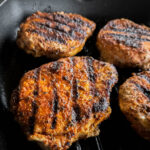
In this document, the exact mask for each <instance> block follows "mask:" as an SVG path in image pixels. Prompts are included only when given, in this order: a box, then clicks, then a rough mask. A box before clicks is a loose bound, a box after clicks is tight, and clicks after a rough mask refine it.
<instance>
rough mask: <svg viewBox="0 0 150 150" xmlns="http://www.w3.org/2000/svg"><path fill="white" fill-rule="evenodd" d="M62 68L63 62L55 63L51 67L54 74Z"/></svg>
mask: <svg viewBox="0 0 150 150" xmlns="http://www.w3.org/2000/svg"><path fill="white" fill-rule="evenodd" d="M61 66H62V62H60V61H55V62H53V65H52V66H51V67H50V71H51V72H52V73H56V72H58V71H59V69H60V68H61Z"/></svg>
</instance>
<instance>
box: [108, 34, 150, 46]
mask: <svg viewBox="0 0 150 150" xmlns="http://www.w3.org/2000/svg"><path fill="white" fill-rule="evenodd" d="M107 35H110V36H112V37H113V38H115V39H116V40H117V41H119V42H122V43H123V44H125V45H126V46H130V47H134V48H139V47H140V46H141V42H145V41H148V42H150V39H147V38H140V37H139V36H137V35H123V34H116V33H108V34H107Z"/></svg>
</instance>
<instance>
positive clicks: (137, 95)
mask: <svg viewBox="0 0 150 150" xmlns="http://www.w3.org/2000/svg"><path fill="white" fill-rule="evenodd" d="M119 105H120V109H121V110H122V112H123V113H124V115H125V116H126V118H127V119H128V120H129V121H130V122H131V125H132V127H133V128H134V129H135V130H136V131H137V133H138V134H139V135H141V136H142V137H143V138H145V139H147V140H150V71H145V72H141V73H138V74H134V75H133V76H132V77H130V78H129V79H127V80H126V82H125V83H123V85H121V87H120V89H119Z"/></svg>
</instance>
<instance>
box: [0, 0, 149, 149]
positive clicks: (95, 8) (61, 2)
mask: <svg viewBox="0 0 150 150" xmlns="http://www.w3.org/2000/svg"><path fill="white" fill-rule="evenodd" d="M1 1H2V0H1ZM1 1H0V2H1ZM37 10H41V11H46V12H52V11H65V12H72V13H79V14H82V15H84V16H86V17H88V18H90V19H92V20H94V21H95V22H96V23H97V29H96V31H95V33H94V35H93V37H91V38H90V39H89V40H88V41H87V43H86V45H85V47H84V49H83V51H82V52H80V53H79V54H78V55H80V56H81V55H90V56H93V57H94V58H96V59H98V58H99V54H98V52H97V49H96V47H95V40H96V35H97V33H98V31H99V29H100V28H102V27H103V26H104V25H105V24H106V23H107V21H109V20H111V19H115V18H122V17H124V18H129V19H131V20H133V21H135V22H137V23H141V24H146V25H148V26H150V13H149V12H148V10H149V2H148V0H147V1H146V0H145V1H144V0H141V1H140V0H139V1H137V0H132V1H131V0H126V1H125V0H124V1H123V0H8V1H6V2H5V3H4V4H3V5H2V6H1V7H0V119H1V122H0V150H11V149H15V150H20V149H21V150H26V149H28V150H31V149H32V150H40V148H39V147H38V146H37V145H36V144H35V143H32V142H28V141H27V140H26V138H25V136H24V135H23V133H22V132H21V131H20V128H19V126H18V124H17V123H16V122H14V121H13V117H12V115H11V114H10V113H9V111H8V109H9V99H10V95H11V92H12V90H13V89H14V88H15V87H16V86H17V85H18V83H19V80H20V78H21V76H22V75H23V74H24V73H25V72H26V71H28V70H30V69H33V68H35V67H38V66H40V65H41V64H43V63H47V62H49V61H51V60H49V59H46V58H33V57H32V56H30V55H27V54H25V53H24V52H23V51H21V50H19V49H18V48H17V46H16V43H15V39H16V32H17V30H18V27H19V24H20V23H21V22H22V21H23V20H24V19H25V18H26V17H27V16H28V15H30V14H32V13H34V12H35V11H37ZM138 71H140V70H137V69H122V70H120V69H118V72H119V83H118V85H117V86H116V87H115V88H114V89H113V92H112V95H111V105H112V110H113V111H112V114H111V117H110V118H109V119H108V120H106V121H104V122H103V123H102V125H100V128H101V134H100V136H99V137H97V138H90V139H86V140H81V141H79V142H76V143H75V144H73V146H72V147H71V149H72V150H73V149H74V150H75V149H77V150H81V149H85V150H97V149H98V150H102V149H103V150H134V149H136V150H141V149H142V150H147V149H149V147H150V143H149V142H147V141H145V140H143V139H141V138H140V137H139V136H138V135H137V134H136V133H135V132H134V131H133V130H132V129H131V127H130V124H129V123H128V122H127V121H126V119H125V117H124V116H123V115H122V114H121V112H120V110H119V108H118V103H117V89H118V86H119V85H120V84H121V83H122V82H123V81H124V80H125V79H126V78H127V77H129V76H131V73H132V72H138Z"/></svg>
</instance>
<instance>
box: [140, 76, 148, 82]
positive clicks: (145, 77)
mask: <svg viewBox="0 0 150 150" xmlns="http://www.w3.org/2000/svg"><path fill="white" fill-rule="evenodd" d="M139 76H140V77H141V78H144V79H145V80H147V81H148V82H149V83H150V77H148V76H146V75H139Z"/></svg>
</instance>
